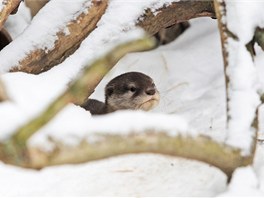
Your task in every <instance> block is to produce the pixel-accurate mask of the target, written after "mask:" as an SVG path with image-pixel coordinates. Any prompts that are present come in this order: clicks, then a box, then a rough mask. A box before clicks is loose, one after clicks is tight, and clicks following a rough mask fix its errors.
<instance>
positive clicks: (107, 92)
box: [105, 86, 114, 96]
mask: <svg viewBox="0 0 264 198" xmlns="http://www.w3.org/2000/svg"><path fill="white" fill-rule="evenodd" d="M113 92H114V87H113V86H107V87H106V89H105V95H106V96H111V95H112V94H113Z"/></svg>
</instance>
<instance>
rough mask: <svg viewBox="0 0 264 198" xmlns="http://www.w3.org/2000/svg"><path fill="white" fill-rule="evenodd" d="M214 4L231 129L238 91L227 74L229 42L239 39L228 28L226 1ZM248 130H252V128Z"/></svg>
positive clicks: (253, 147)
mask: <svg viewBox="0 0 264 198" xmlns="http://www.w3.org/2000/svg"><path fill="white" fill-rule="evenodd" d="M214 4H215V11H216V15H217V19H218V28H219V32H220V36H221V45H222V54H223V60H224V72H225V82H226V103H227V109H226V113H227V127H228V128H229V126H230V123H231V122H232V119H233V118H232V117H231V116H230V114H231V113H230V112H232V111H233V109H235V108H234V107H233V108H231V105H230V101H231V100H235V99H233V98H231V96H232V95H233V94H234V92H236V91H237V89H236V88H233V87H231V86H230V84H232V83H231V81H232V82H233V83H234V82H235V81H234V79H232V78H231V74H230V73H228V72H227V68H228V67H231V66H232V65H230V62H232V60H231V58H230V54H229V53H228V47H229V46H230V45H231V44H229V42H228V41H229V40H232V41H234V42H239V38H238V37H237V36H236V35H235V34H234V33H233V32H231V31H230V30H229V29H228V27H227V23H228V21H227V20H226V12H227V10H226V4H225V1H218V0H215V1H214ZM223 18H225V20H223ZM252 39H253V38H252ZM244 47H245V48H247V50H248V53H249V54H250V55H251V56H252V60H253V55H254V54H253V53H252V50H249V49H248V46H246V45H245V46H244ZM232 58H233V59H235V60H237V59H239V58H240V57H232ZM238 66H239V65H236V67H238ZM233 67H234V66H233ZM233 69H234V68H233ZM239 91H240V92H242V91H244V90H243V89H241V88H240V90H239ZM247 105H248V104H247ZM236 108H237V107H236ZM241 108H242V107H241ZM258 108H259V106H258V107H256V109H255V115H254V118H253V119H252V122H251V127H253V128H254V129H255V134H254V136H253V137H252V139H251V148H250V153H249V156H251V160H252V161H251V164H252V163H253V159H254V155H255V150H256V145H257V132H258V130H259V124H258ZM241 122H242V121H241ZM248 130H250V128H249V129H248ZM241 132H242V131H241ZM229 133H232V131H229Z"/></svg>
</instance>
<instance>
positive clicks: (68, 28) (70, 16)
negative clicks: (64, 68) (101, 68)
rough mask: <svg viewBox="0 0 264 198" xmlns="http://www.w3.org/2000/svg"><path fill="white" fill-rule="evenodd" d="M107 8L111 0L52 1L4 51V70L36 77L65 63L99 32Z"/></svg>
mask: <svg viewBox="0 0 264 198" xmlns="http://www.w3.org/2000/svg"><path fill="white" fill-rule="evenodd" d="M69 4H70V5H69ZM106 6H107V0H103V1H97V0H94V1H90V0H81V1H77V2H74V3H73V2H64V1H50V2H49V3H48V4H47V5H45V7H44V8H43V9H41V11H40V12H39V13H38V15H37V16H35V17H34V19H33V21H32V23H31V24H30V26H29V27H28V28H27V29H26V30H25V32H24V33H23V34H22V35H21V36H19V37H18V38H17V39H15V40H14V41H13V42H12V43H11V44H10V45H9V46H7V47H6V48H5V49H3V50H2V51H1V53H0V56H1V57H4V58H1V60H0V65H1V69H2V71H7V70H9V69H11V68H12V70H13V71H25V72H29V73H35V74H36V73H40V72H42V71H46V70H48V69H50V68H51V67H53V66H54V65H57V64H58V63H61V62H62V61H63V60H64V59H65V58H66V57H68V56H69V55H70V54H72V53H73V52H74V51H75V50H76V49H77V48H78V47H79V45H80V43H81V42H82V41H83V39H84V38H85V37H86V36H87V35H88V34H89V33H90V32H91V31H93V30H94V29H95V27H96V25H97V22H98V21H99V19H100V18H101V16H102V15H103V13H104V11H105V9H106ZM54 13H56V14H54ZM44 21H45V22H44ZM18 46H20V47H18ZM14 52H17V53H16V55H15V56H14ZM11 54H12V56H11ZM14 57H15V58H14Z"/></svg>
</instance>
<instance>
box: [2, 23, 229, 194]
mask: <svg viewBox="0 0 264 198" xmlns="http://www.w3.org/2000/svg"><path fill="white" fill-rule="evenodd" d="M98 28H100V27H98ZM205 35H206V36H205ZM90 42H91V41H90ZM205 43H206V45H205ZM190 45H191V46H190ZM87 46H88V44H87V45H86V48H87ZM83 47H84V46H83ZM80 49H81V48H80ZM83 50H84V48H83ZM79 52H80V50H79ZM79 52H77V53H79ZM193 54H196V56H194V55H193ZM208 57H210V59H209V58H208ZM76 58H77V57H76ZM73 59H74V56H72V57H70V58H69V59H68V60H67V62H68V61H69V62H68V64H69V65H67V64H66V63H64V65H63V64H61V65H59V66H58V67H57V68H53V69H51V70H50V71H48V72H46V73H44V74H41V75H38V76H34V75H29V74H24V73H10V74H5V75H3V77H4V78H3V80H4V82H5V84H6V85H7V87H8V90H9V94H10V96H11V97H12V98H13V103H12V104H9V103H8V104H5V103H4V104H5V105H7V106H12V108H14V110H13V111H16V110H17V113H15V112H14V113H13V117H12V115H10V117H9V119H8V116H9V115H8V114H7V115H4V114H3V116H1V118H3V119H4V122H9V123H10V125H11V124H12V126H13V125H18V124H19V123H15V122H16V121H17V120H20V123H23V122H24V121H23V120H24V119H29V117H30V116H29V114H30V115H31V114H32V112H37V111H39V109H43V108H44V107H45V106H46V105H47V104H48V103H49V102H47V101H51V100H52V98H53V97H55V96H56V95H57V94H58V93H57V92H60V90H62V89H63V88H62V87H64V88H65V87H66V85H65V84H66V83H67V82H69V81H70V80H71V79H72V78H71V76H72V75H70V71H75V72H76V70H77V69H76V68H72V67H71V66H72V65H70V63H71V62H70V60H73ZM150 60H151V61H150ZM76 61H77V60H76ZM79 61H80V60H79ZM76 66H78V65H76ZM62 71H63V72H62ZM127 71H140V72H144V73H146V74H148V75H150V76H151V77H152V78H153V79H154V81H155V82H156V84H157V87H158V89H159V91H160V92H161V102H160V105H159V107H158V108H156V109H154V112H155V113H154V114H153V115H152V114H151V116H150V117H149V118H148V119H152V118H153V117H156V118H155V119H160V118H163V119H165V118H166V119H167V118H169V119H170V120H173V121H171V122H170V123H168V122H169V120H168V122H167V124H166V127H170V126H171V127H175V126H176V127H180V126H181V128H179V129H181V130H182V131H184V129H185V127H186V125H185V124H184V123H186V121H181V124H180V125H179V123H174V122H175V121H177V120H181V119H182V118H186V120H188V121H189V124H190V127H191V128H194V129H195V131H199V132H204V134H205V135H210V136H211V137H212V138H214V139H216V140H218V141H221V140H224V138H225V103H224V101H225V90H224V76H223V66H222V57H221V48H220V39H219V35H218V32H217V25H216V22H215V21H213V20H212V19H198V20H194V21H193V23H192V28H190V29H189V30H187V31H186V32H185V33H184V34H183V35H182V36H181V37H179V38H178V39H177V40H176V41H175V42H174V43H171V44H169V45H167V46H163V47H160V48H158V49H156V50H153V51H150V52H144V53H133V54H129V55H127V56H125V57H124V58H123V59H121V60H120V61H119V62H118V64H117V65H116V66H115V68H114V69H113V70H111V72H110V73H109V74H108V75H107V76H106V77H105V78H104V79H103V80H102V82H101V83H100V84H99V86H98V88H97V89H96V90H95V93H94V94H93V97H94V98H97V99H101V100H102V98H103V89H104V86H105V84H106V83H107V82H108V81H109V80H110V79H111V78H113V77H114V76H117V75H119V74H120V73H124V72H127ZM59 74H61V75H59ZM64 75H66V76H64ZM49 76H50V77H49ZM58 84H61V85H60V86H59V85H58ZM36 85H37V86H36ZM14 106H15V107H14ZM6 108H11V107H6ZM0 109H1V108H0ZM5 111H7V110H5ZM19 112H21V113H19ZM162 113H168V114H172V115H162ZM10 114H12V111H10ZM70 115H71V116H72V117H71V119H70V121H69V116H70ZM137 115H140V116H141V118H142V119H143V118H144V117H145V116H147V115H149V113H146V114H145V113H142V112H134V113H132V114H131V115H130V114H128V112H116V113H115V114H113V115H107V116H106V118H107V119H109V117H110V119H111V120H114V119H117V117H119V116H127V117H130V118H131V117H132V116H133V119H135V118H136V117H137ZM178 115H180V116H182V118H178ZM25 117H27V118H25ZM104 117H105V116H102V117H98V118H90V114H89V112H87V111H84V110H83V109H80V108H79V107H74V106H73V105H69V106H68V107H67V108H66V109H64V110H63V111H62V112H61V113H60V114H59V115H58V116H57V117H56V118H55V120H54V121H53V122H51V123H50V124H48V125H47V126H46V127H45V128H43V129H41V130H40V131H39V132H38V133H37V134H36V135H35V136H34V137H32V139H31V140H30V144H33V145H40V144H42V143H43V145H42V148H43V149H52V145H49V143H48V142H47V141H46V137H47V135H51V133H52V132H54V131H56V135H52V136H55V138H57V139H63V140H64V141H66V144H70V145H71V144H76V142H78V141H79V139H80V138H81V137H83V136H84V135H85V132H86V131H88V128H87V129H86V126H87V125H89V126H92V125H90V124H89V123H90V120H91V123H93V125H95V124H96V123H97V122H98V123H100V124H97V125H99V126H97V127H100V128H101V129H103V127H104V126H103V125H102V124H101V122H104V123H106V122H108V120H105V119H104ZM159 117H160V118H159ZM10 118H11V119H10ZM73 118H74V120H72V119H73ZM86 118H87V121H86V122H85V119H86ZM22 119H23V120H22ZM148 119H147V118H145V120H144V122H145V123H149V124H150V125H149V126H151V125H152V124H151V121H149V120H148ZM8 120H9V121H8ZM10 120H12V122H11V121H10ZM21 120H22V121H21ZM174 120H175V121H174ZM63 121H64V122H63ZM137 122H141V120H140V119H139V118H138V121H137ZM172 122H173V123H172ZM128 124H129V122H128ZM174 124H176V125H175V126H174ZM112 126H113V128H115V127H117V126H118V123H116V122H112V123H111V127H109V129H110V128H112ZM153 126H155V127H156V126H160V125H159V124H158V123H157V122H153ZM161 126H162V125H161ZM75 127H76V130H77V129H78V132H76V131H75V130H74V129H75ZM84 127H85V128H84ZM131 127H138V126H133V125H132V124H131ZM164 127H165V125H164ZM168 129H169V128H168ZM3 130H4V129H3ZM3 130H2V129H1V131H3ZM79 130H80V131H79ZM189 130H190V129H189V128H188V131H189ZM82 131H83V132H82ZM195 131H194V134H195ZM117 132H119V133H122V132H123V131H117ZM173 132H177V131H173ZM1 134H2V133H1ZM62 134H65V135H66V134H67V135H66V136H64V135H63V136H62ZM87 134H88V133H87ZM46 144H48V145H46ZM1 167H2V168H1V170H2V171H1V172H0V176H1V177H3V178H6V177H7V175H8V176H9V175H12V176H9V177H8V178H9V179H7V181H6V183H5V186H6V187H5V188H4V189H1V190H0V195H25V196H26V195H40V194H41V195H86V196H87V195H101V196H103V195H108V196H109V195H112V196H121V195H131V196H154V195H157V196H158V195H160V196H215V195H217V194H219V193H221V192H224V191H225V189H226V177H225V175H224V174H223V173H221V172H220V171H219V170H218V169H215V168H213V167H211V166H208V165H205V164H203V163H198V162H192V161H189V160H184V159H180V158H172V157H167V156H160V155H150V154H144V155H143V154H142V155H129V156H122V157H115V158H111V159H105V160H100V161H97V162H91V163H86V164H82V165H64V166H58V167H50V168H46V169H43V170H42V171H34V170H24V169H20V168H14V167H12V166H9V165H2V166H1ZM190 178H191V179H190ZM21 180H22V181H23V182H21ZM33 184H34V185H33ZM161 184H162V185H161ZM32 185H33V186H34V187H32ZM14 186H15V187H14ZM54 186H56V188H54ZM121 186H122V187H121ZM11 188H15V189H16V190H12V191H10V189H11Z"/></svg>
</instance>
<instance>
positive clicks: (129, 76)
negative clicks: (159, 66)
mask: <svg viewBox="0 0 264 198" xmlns="http://www.w3.org/2000/svg"><path fill="white" fill-rule="evenodd" d="M159 100H160V95H159V91H158V90H157V88H156V86H155V84H154V82H153V80H152V78H150V77H149V76H147V75H145V74H143V73H140V72H128V73H124V74H121V75H119V76H117V77H115V78H114V79H112V80H111V81H110V82H109V83H108V84H107V85H106V87H105V103H103V102H101V101H98V100H95V99H89V98H88V99H87V100H86V101H85V102H84V103H83V104H82V105H81V107H83V108H84V109H86V110H88V111H90V113H91V114H92V115H101V114H107V113H111V112H114V111H117V110H122V109H133V110H136V109H141V110H144V111H148V110H150V109H153V108H154V107H156V106H157V105H158V103H159Z"/></svg>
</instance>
